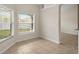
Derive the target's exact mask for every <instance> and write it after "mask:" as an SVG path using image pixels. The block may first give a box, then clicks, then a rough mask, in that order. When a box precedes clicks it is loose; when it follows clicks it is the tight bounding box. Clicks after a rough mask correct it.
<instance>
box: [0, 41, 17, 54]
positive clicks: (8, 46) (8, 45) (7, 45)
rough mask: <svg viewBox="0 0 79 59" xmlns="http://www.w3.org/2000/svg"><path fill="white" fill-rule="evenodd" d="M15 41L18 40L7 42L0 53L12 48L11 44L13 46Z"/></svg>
mask: <svg viewBox="0 0 79 59" xmlns="http://www.w3.org/2000/svg"><path fill="white" fill-rule="evenodd" d="M6 42H7V41H6ZM4 43H5V42H4ZM15 43H16V42H11V44H7V43H5V45H6V46H5V47H4V48H2V49H1V50H0V54H2V53H3V52H5V51H6V50H7V49H9V48H10V47H11V46H13V45H14V44H15ZM3 46H4V45H3Z"/></svg>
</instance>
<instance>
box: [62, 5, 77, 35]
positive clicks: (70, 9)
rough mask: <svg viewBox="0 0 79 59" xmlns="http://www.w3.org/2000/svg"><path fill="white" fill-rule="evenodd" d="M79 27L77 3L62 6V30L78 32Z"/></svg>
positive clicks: (69, 32) (71, 32)
mask: <svg viewBox="0 0 79 59" xmlns="http://www.w3.org/2000/svg"><path fill="white" fill-rule="evenodd" d="M76 29H78V9H77V5H68V4H67V5H62V6H61V32H64V33H68V34H77V31H76Z"/></svg>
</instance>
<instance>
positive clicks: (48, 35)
mask: <svg viewBox="0 0 79 59" xmlns="http://www.w3.org/2000/svg"><path fill="white" fill-rule="evenodd" d="M40 15H41V16H40V18H41V19H40V36H41V37H43V38H45V39H48V40H50V41H53V42H56V43H58V44H59V5H54V6H52V7H50V8H46V9H43V10H41V13H40Z"/></svg>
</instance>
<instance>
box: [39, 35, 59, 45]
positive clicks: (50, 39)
mask: <svg viewBox="0 0 79 59" xmlns="http://www.w3.org/2000/svg"><path fill="white" fill-rule="evenodd" d="M40 37H41V38H44V39H47V40H49V41H51V42H54V43H56V44H60V42H59V41H56V40H53V39H52V38H49V37H48V36H44V35H40Z"/></svg>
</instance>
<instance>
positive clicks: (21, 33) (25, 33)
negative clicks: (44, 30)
mask: <svg viewBox="0 0 79 59" xmlns="http://www.w3.org/2000/svg"><path fill="white" fill-rule="evenodd" d="M32 33H35V32H34V31H32V32H20V33H18V35H27V34H32Z"/></svg>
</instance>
